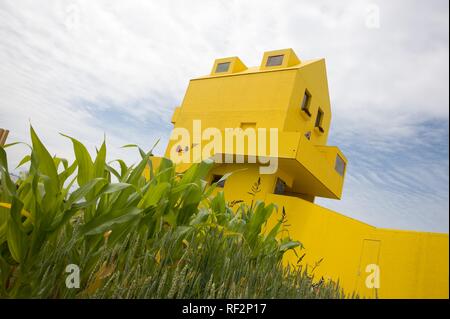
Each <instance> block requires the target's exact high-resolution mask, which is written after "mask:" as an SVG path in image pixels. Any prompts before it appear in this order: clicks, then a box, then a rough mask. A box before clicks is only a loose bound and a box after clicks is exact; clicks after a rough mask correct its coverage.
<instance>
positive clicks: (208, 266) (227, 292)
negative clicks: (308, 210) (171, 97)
mask: <svg viewBox="0 0 450 319" xmlns="http://www.w3.org/2000/svg"><path fill="white" fill-rule="evenodd" d="M30 131H31V141H32V146H31V147H30V149H31V154H29V155H27V156H26V157H25V158H24V159H22V160H21V161H20V163H19V166H20V165H23V164H25V163H29V169H28V171H27V173H26V174H24V177H22V178H20V179H19V180H18V181H17V182H13V180H12V178H11V176H10V174H9V169H8V162H7V154H6V151H5V149H4V148H3V147H0V174H1V175H0V176H1V184H0V185H1V186H0V297H3V298H4V297H7V298H8V297H9V298H18V297H20V298H317V297H324V298H334V297H343V296H344V295H343V292H342V291H341V290H340V289H339V286H338V285H336V284H335V283H333V282H327V283H323V284H321V285H320V287H319V288H317V285H316V286H314V284H313V278H312V277H311V276H309V275H308V272H307V270H306V269H304V268H302V267H297V268H295V269H294V268H292V267H283V265H282V263H281V260H282V257H283V254H284V253H285V252H286V251H287V250H290V249H299V248H301V245H300V243H298V242H296V241H292V240H291V239H290V238H279V237H280V235H281V233H282V232H281V229H282V225H283V223H284V222H285V220H284V219H282V220H280V221H279V222H278V223H277V224H276V225H275V226H274V227H273V228H272V229H269V230H268V231H266V232H263V231H262V230H263V228H264V226H265V225H266V223H267V220H268V219H269V217H270V216H271V214H272V213H273V211H274V210H275V209H277V208H276V206H275V205H273V204H269V205H265V204H264V203H263V202H261V201H256V202H255V203H253V202H252V204H251V205H250V206H247V205H245V204H244V203H243V202H236V203H234V204H239V206H237V207H236V208H234V207H233V206H234V204H233V205H227V203H226V202H225V199H224V196H223V193H222V192H219V193H217V195H215V196H213V195H212V194H213V191H214V189H215V185H208V184H207V183H206V182H205V177H206V175H207V174H208V171H209V169H210V168H211V166H212V164H213V163H212V161H209V160H207V161H203V162H201V163H198V164H195V165H192V166H191V167H190V168H189V169H188V170H187V171H185V172H184V173H183V174H179V173H177V172H176V170H175V165H174V164H173V163H172V162H171V161H170V160H168V159H163V160H162V161H161V164H160V166H159V167H158V168H157V169H156V170H155V169H154V168H153V167H152V163H151V161H150V157H151V156H152V150H150V151H149V152H144V151H143V150H142V149H140V148H139V147H137V146H136V145H126V146H125V147H136V148H138V150H139V153H140V155H141V159H140V161H139V162H138V163H137V164H136V165H133V166H130V167H128V166H127V165H126V164H125V162H124V161H122V160H116V161H113V162H109V163H108V162H107V161H106V144H105V142H103V143H102V145H101V147H100V148H99V149H98V150H97V153H96V157H95V158H94V159H93V158H92V157H91V155H90V154H89V152H88V151H87V149H86V147H85V146H84V145H83V144H82V143H81V142H79V141H77V140H76V139H74V138H71V137H68V136H66V137H67V138H69V139H70V140H71V142H72V144H73V149H74V154H75V160H74V161H73V162H72V163H69V162H68V161H67V160H65V159H61V158H58V157H52V156H51V155H50V153H49V152H48V150H47V149H46V148H45V146H44V145H43V144H42V142H41V141H40V139H39V138H38V136H37V135H36V133H35V131H34V130H33V128H31V129H30ZM113 163H117V164H118V165H119V167H120V171H118V170H116V169H115V168H114V167H113V166H112V165H113ZM146 167H149V168H150V179H149V180H146V179H145V178H144V176H143V172H144V169H145V168H146ZM258 184H259V182H257V183H255V189H252V193H256V192H257V191H258V187H259V185H258ZM69 264H76V265H78V266H79V268H80V275H81V286H80V288H78V289H69V288H67V287H66V277H67V273H66V272H65V270H66V266H67V265H69Z"/></svg>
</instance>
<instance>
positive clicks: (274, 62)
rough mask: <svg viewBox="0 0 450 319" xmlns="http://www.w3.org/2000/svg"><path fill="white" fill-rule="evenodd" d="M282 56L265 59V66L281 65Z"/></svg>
mask: <svg viewBox="0 0 450 319" xmlns="http://www.w3.org/2000/svg"><path fill="white" fill-rule="evenodd" d="M283 57H284V55H272V56H269V57H268V58H267V63H266V66H276V65H281V64H283Z"/></svg>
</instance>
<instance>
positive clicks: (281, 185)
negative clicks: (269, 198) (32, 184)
mask: <svg viewBox="0 0 450 319" xmlns="http://www.w3.org/2000/svg"><path fill="white" fill-rule="evenodd" d="M285 191H286V183H285V182H284V181H283V180H282V179H281V178H277V183H276V184H275V191H274V194H278V195H283V194H284V192H285Z"/></svg>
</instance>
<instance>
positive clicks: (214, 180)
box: [211, 175, 225, 188]
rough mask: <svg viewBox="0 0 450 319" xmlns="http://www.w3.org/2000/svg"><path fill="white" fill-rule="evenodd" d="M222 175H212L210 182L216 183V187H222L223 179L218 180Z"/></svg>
mask: <svg viewBox="0 0 450 319" xmlns="http://www.w3.org/2000/svg"><path fill="white" fill-rule="evenodd" d="M222 177H223V175H213V178H212V180H211V184H215V183H217V187H221V188H223V187H224V186H225V180H222V181H221V180H220V179H221V178H222Z"/></svg>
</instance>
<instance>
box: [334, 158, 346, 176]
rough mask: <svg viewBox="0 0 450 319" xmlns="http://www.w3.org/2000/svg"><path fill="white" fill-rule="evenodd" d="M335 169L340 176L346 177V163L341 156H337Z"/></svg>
mask: <svg viewBox="0 0 450 319" xmlns="http://www.w3.org/2000/svg"><path fill="white" fill-rule="evenodd" d="M334 169H335V170H336V172H338V173H339V175H341V176H344V173H345V162H344V160H343V159H342V157H340V156H339V155H336V164H335V165H334Z"/></svg>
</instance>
